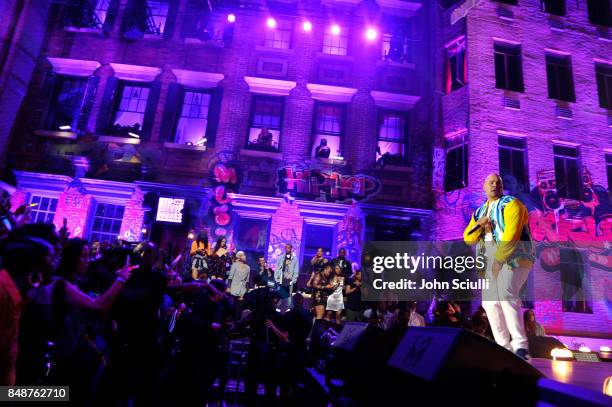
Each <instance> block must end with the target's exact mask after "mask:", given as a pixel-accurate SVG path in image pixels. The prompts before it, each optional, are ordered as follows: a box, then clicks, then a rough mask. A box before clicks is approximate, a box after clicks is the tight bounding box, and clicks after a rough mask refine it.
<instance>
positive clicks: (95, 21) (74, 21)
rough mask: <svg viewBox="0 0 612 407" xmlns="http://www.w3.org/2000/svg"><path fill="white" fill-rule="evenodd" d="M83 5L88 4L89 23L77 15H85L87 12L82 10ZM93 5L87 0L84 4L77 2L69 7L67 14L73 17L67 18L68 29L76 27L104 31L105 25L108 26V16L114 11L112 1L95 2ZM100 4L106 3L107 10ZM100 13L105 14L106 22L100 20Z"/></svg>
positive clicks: (98, 0)
mask: <svg viewBox="0 0 612 407" xmlns="http://www.w3.org/2000/svg"><path fill="white" fill-rule="evenodd" d="M83 3H87V7H88V9H87V10H86V11H88V12H89V13H88V17H89V20H90V21H89V23H85V20H84V19H83V18H79V17H77V16H76V14H77V13H81V14H82V13H83V12H84V11H85V10H82V9H81V8H82V7H83ZM93 3H95V4H92V2H91V1H89V0H85V1H82V2H75V3H72V4H70V2H69V4H68V5H67V12H68V13H70V14H71V15H70V16H68V17H67V18H66V20H65V21H66V24H65V26H66V27H75V28H86V29H94V30H102V29H103V28H104V25H105V24H106V20H107V19H108V15H109V14H110V13H111V11H112V10H113V3H112V0H94V1H93ZM99 3H106V8H103V7H100V4H99ZM100 12H104V20H103V21H102V20H100Z"/></svg>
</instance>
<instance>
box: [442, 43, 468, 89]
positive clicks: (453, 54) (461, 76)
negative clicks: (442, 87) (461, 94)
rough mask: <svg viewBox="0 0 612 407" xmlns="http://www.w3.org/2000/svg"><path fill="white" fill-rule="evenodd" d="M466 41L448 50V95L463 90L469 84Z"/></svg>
mask: <svg viewBox="0 0 612 407" xmlns="http://www.w3.org/2000/svg"><path fill="white" fill-rule="evenodd" d="M466 63H467V61H466V57H465V40H461V41H457V42H455V43H454V44H452V45H450V46H449V47H447V48H446V93H451V92H452V91H454V90H456V89H459V88H462V87H463V86H464V85H465V84H466V83H467V77H466V75H467V73H466V69H465V64H466Z"/></svg>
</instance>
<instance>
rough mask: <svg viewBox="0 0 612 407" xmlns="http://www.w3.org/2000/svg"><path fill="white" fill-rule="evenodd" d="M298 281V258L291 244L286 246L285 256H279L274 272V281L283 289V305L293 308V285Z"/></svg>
mask: <svg viewBox="0 0 612 407" xmlns="http://www.w3.org/2000/svg"><path fill="white" fill-rule="evenodd" d="M297 279H298V265H297V257H296V255H295V253H293V246H292V245H291V244H290V243H287V244H286V245H285V254H284V255H282V256H278V259H277V260H276V270H274V280H276V282H277V283H278V285H279V286H280V287H281V290H282V295H283V297H284V300H283V303H284V304H285V305H286V306H287V307H290V306H291V295H292V294H293V285H294V284H295V283H296V282H297Z"/></svg>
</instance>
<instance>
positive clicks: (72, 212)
mask: <svg viewBox="0 0 612 407" xmlns="http://www.w3.org/2000/svg"><path fill="white" fill-rule="evenodd" d="M91 206H92V197H91V195H85V194H82V193H80V192H79V191H78V190H77V189H76V188H68V189H67V190H65V191H64V192H62V193H61V194H60V195H59V197H58V200H57V210H56V211H55V218H54V219H53V223H54V224H55V226H56V227H57V229H60V228H61V227H62V224H63V220H64V218H66V219H67V221H68V225H67V226H68V231H69V232H70V237H81V238H85V237H86V233H87V221H88V216H89V213H90V209H91Z"/></svg>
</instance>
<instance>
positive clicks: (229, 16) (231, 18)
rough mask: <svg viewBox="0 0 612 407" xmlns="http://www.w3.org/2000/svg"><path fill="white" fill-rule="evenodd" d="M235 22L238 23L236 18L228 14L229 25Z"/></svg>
mask: <svg viewBox="0 0 612 407" xmlns="http://www.w3.org/2000/svg"><path fill="white" fill-rule="evenodd" d="M234 21H236V16H235V15H234V14H228V15H227V22H228V23H233V22H234Z"/></svg>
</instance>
